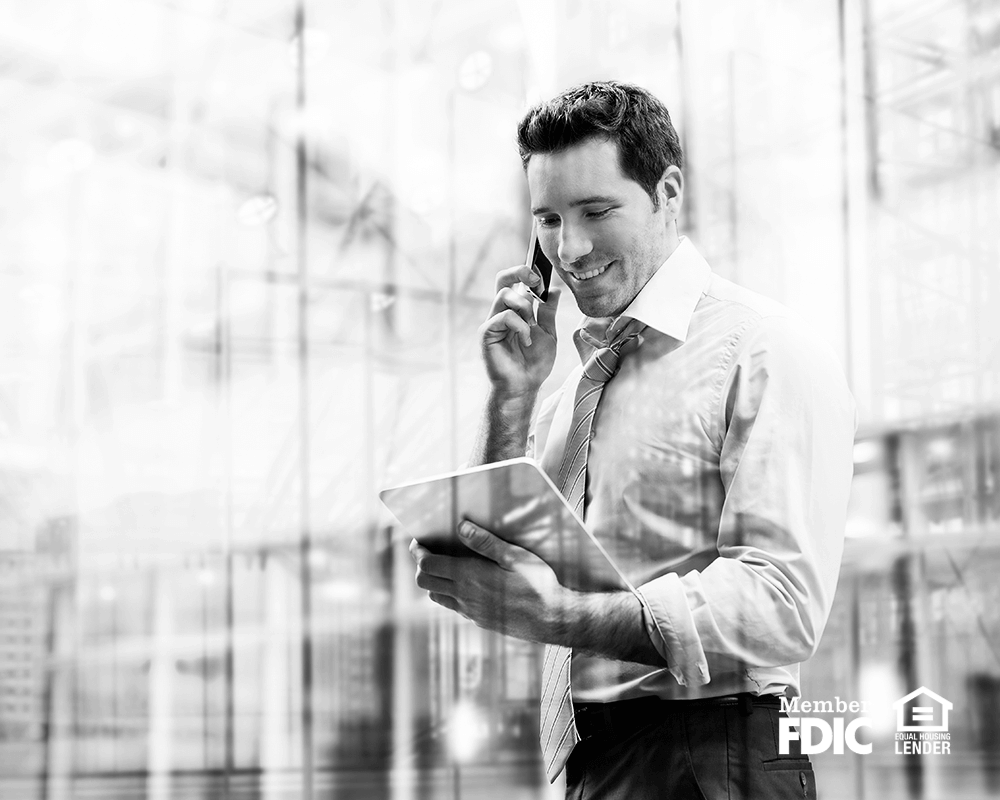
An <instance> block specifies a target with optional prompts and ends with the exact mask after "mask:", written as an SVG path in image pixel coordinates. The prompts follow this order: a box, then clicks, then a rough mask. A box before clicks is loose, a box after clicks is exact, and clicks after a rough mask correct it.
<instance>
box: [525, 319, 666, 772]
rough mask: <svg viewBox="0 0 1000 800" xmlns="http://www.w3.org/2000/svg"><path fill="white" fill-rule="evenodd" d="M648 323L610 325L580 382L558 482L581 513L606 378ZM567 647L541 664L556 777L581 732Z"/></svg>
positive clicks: (549, 758) (548, 750) (545, 751)
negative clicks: (595, 422) (574, 701)
mask: <svg viewBox="0 0 1000 800" xmlns="http://www.w3.org/2000/svg"><path fill="white" fill-rule="evenodd" d="M645 327H646V326H645V325H644V324H643V323H641V322H639V320H637V319H632V320H628V321H627V323H626V320H625V318H619V320H617V321H616V323H615V324H613V325H611V327H610V328H609V329H608V334H607V339H608V340H610V341H609V343H608V344H607V345H605V346H603V347H600V348H597V349H595V350H594V352H593V353H591V355H590V358H588V359H587V361H586V363H585V364H584V367H583V374H582V375H581V376H580V382H579V384H577V388H576V400H575V404H574V406H573V420H572V422H571V423H570V429H569V430H570V433H569V437H568V438H567V440H566V450H565V453H564V455H563V460H562V465H561V466H560V467H559V480H558V483H559V488H560V491H562V493H563V495H564V496H565V497H566V500H567V501H568V502H569V504H570V506H571V507H572V508H573V510H574V511H576V513H577V516H579V517H580V518H581V519H582V518H583V515H584V510H585V505H586V498H587V456H588V455H589V453H590V439H591V435H592V431H593V427H594V415H595V414H596V412H597V404H598V403H599V402H600V400H601V394H602V393H603V392H604V386H605V384H606V383H607V382H608V381H609V380H611V379H612V378H613V377H614V375H615V373H616V372H617V371H618V365H619V361H620V360H621V357H622V351H623V349H624V348H625V347H626V346H627V345H629V344H630V343H631V342H634V341H635V340H636V339H637V338H638V336H639V334H640V333H641V331H642V329H643V328H645ZM616 329H617V330H616ZM572 657H573V651H572V650H571V649H570V648H568V647H561V646H559V645H547V646H546V648H545V659H544V662H543V665H542V702H541V725H540V727H539V738H540V741H541V745H542V756H543V758H544V759H545V774H546V776H547V777H548V779H549V782H550V783H551V782H552V781H554V780H555V779H556V776H557V775H558V774H559V773H560V772H562V769H563V767H564V766H565V764H566V760H567V759H568V758H569V755H570V753H572V752H573V748H574V747H575V746H576V743H577V742H579V741H580V736H579V734H578V733H577V730H576V722H575V720H574V717H573V698H572V693H571V681H570V663H571V661H572Z"/></svg>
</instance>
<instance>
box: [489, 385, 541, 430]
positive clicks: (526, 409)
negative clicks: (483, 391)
mask: <svg viewBox="0 0 1000 800" xmlns="http://www.w3.org/2000/svg"><path fill="white" fill-rule="evenodd" d="M537 400H538V389H527V390H524V391H510V390H507V389H498V388H497V387H492V388H491V389H490V393H489V395H488V396H487V398H486V402H487V404H488V405H489V406H490V408H491V409H492V411H493V413H494V414H496V415H498V416H499V417H500V418H501V419H503V420H504V421H507V422H519V421H524V425H525V429H526V430H527V426H528V424H529V423H530V421H531V414H532V412H533V411H534V410H535V403H536V402H537Z"/></svg>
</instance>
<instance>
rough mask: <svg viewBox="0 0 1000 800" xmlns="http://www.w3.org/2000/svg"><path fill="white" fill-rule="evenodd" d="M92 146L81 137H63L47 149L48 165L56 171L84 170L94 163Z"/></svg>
mask: <svg viewBox="0 0 1000 800" xmlns="http://www.w3.org/2000/svg"><path fill="white" fill-rule="evenodd" d="M94 158H95V154H94V148H93V147H92V146H91V145H90V144H89V143H87V142H85V141H83V140H82V139H63V140H62V141H61V142H57V143H56V144H54V145H53V146H52V149H51V150H49V166H50V167H51V168H52V169H53V170H54V171H56V172H62V173H67V174H68V173H72V172H80V171H82V170H85V169H86V168H87V167H89V166H90V165H91V164H93V163H94Z"/></svg>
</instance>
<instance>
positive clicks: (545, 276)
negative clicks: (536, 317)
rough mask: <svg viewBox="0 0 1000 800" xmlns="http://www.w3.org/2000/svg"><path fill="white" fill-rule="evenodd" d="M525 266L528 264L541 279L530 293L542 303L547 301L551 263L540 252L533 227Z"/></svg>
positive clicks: (536, 234) (550, 279)
mask: <svg viewBox="0 0 1000 800" xmlns="http://www.w3.org/2000/svg"><path fill="white" fill-rule="evenodd" d="M524 263H525V264H528V265H529V266H530V267H531V268H532V269H533V270H534V271H535V273H536V274H537V275H538V277H540V278H541V279H542V282H541V283H539V284H538V285H537V286H536V287H535V288H534V289H531V293H532V294H533V295H535V297H537V298H538V299H539V300H541V301H542V302H543V303H544V302H545V301H546V300H548V299H549V284H550V283H551V282H552V262H551V261H549V260H548V258H546V256H545V253H543V252H542V246H541V245H540V244H539V243H538V231H537V230H536V227H535V226H534V225H532V226H531V238H530V239H529V240H528V254H527V255H526V256H525V261H524Z"/></svg>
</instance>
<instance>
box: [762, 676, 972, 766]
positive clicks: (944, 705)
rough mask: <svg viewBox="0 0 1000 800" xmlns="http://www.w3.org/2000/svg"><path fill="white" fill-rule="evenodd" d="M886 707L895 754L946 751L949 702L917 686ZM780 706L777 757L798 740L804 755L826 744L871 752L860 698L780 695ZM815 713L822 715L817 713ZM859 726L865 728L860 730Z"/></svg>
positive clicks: (837, 751)
mask: <svg viewBox="0 0 1000 800" xmlns="http://www.w3.org/2000/svg"><path fill="white" fill-rule="evenodd" d="M892 707H893V709H894V710H895V712H896V738H895V752H896V753H897V754H898V755H948V754H950V753H951V734H950V733H949V732H948V712H949V711H951V709H952V708H953V707H954V706H953V704H952V703H951V702H950V701H948V700H946V699H945V698H943V697H941V695H939V694H936V693H935V692H932V691H931V690H930V689H928V688H927V687H926V686H921V687H920V688H919V689H917V690H916V691H913V692H910V693H909V694H908V695H906V696H905V697H901V698H899V700H897V701H896V702H895V703H893V704H892ZM781 710H782V711H784V712H785V713H786V714H787V715H788V716H786V717H781V718H779V720H778V752H779V753H780V754H781V755H789V753H790V751H791V743H792V742H798V743H799V747H800V748H801V752H802V753H803V754H804V755H812V754H815V753H825V752H827V751H828V750H830V748H831V747H832V748H833V752H834V754H835V755H842V754H843V753H844V752H845V751H846V750H850V751H851V752H853V753H858V754H859V755H868V754H869V753H871V752H872V743H871V741H870V738H871V731H872V729H873V728H874V726H873V724H872V718H871V717H870V716H869V714H870V713H871V709H870V708H869V707H868V703H866V702H859V701H857V700H854V701H851V702H847V701H846V700H842V699H841V698H839V697H834V699H833V700H801V699H800V698H798V697H795V698H792V699H791V700H789V699H787V698H782V699H781ZM806 714H809V715H810V716H805V715H806ZM820 714H822V715H824V716H818V715H820ZM848 714H850V715H854V716H847V715H848ZM827 715H829V716H827ZM858 715H862V716H858ZM864 728H867V729H868V731H867V732H864V731H863V730H862V729H864Z"/></svg>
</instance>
